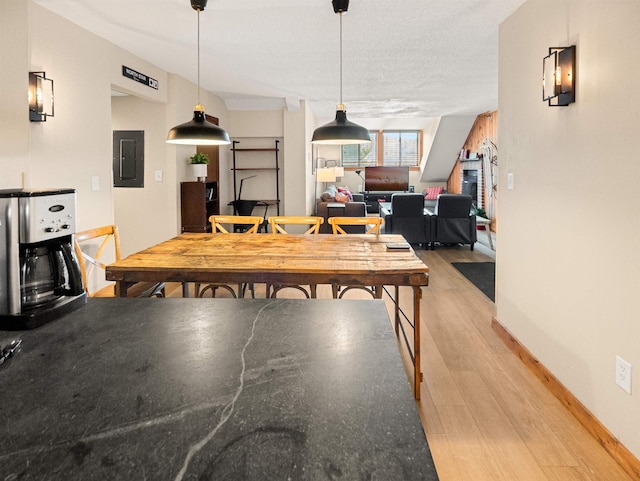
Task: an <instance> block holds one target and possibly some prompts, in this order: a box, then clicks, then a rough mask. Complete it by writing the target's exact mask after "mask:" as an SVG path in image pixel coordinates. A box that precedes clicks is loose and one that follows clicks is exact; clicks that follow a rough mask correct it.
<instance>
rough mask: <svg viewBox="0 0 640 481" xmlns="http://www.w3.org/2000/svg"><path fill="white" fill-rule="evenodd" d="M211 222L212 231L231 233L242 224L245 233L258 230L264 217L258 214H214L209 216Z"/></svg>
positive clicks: (252, 232)
mask: <svg viewBox="0 0 640 481" xmlns="http://www.w3.org/2000/svg"><path fill="white" fill-rule="evenodd" d="M209 222H211V231H212V232H222V233H224V234H229V232H230V231H231V232H234V231H235V228H236V227H238V226H242V229H243V232H244V233H245V234H254V233H256V232H258V228H259V227H260V224H262V217H260V216H257V215H212V216H210V217H209ZM225 226H227V227H225ZM229 226H233V227H229ZM245 228H246V230H245Z"/></svg>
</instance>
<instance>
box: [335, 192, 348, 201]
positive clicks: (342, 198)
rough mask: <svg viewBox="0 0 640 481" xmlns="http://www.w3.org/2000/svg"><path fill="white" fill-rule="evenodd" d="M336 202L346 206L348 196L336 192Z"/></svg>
mask: <svg viewBox="0 0 640 481" xmlns="http://www.w3.org/2000/svg"><path fill="white" fill-rule="evenodd" d="M336 202H342V203H343V204H346V203H347V202H349V196H348V195H346V194H341V193H339V192H338V193H337V194H336Z"/></svg>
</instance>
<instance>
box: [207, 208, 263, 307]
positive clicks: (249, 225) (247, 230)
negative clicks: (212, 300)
mask: <svg viewBox="0 0 640 481" xmlns="http://www.w3.org/2000/svg"><path fill="white" fill-rule="evenodd" d="M262 221H263V219H262V217H260V216H257V215H212V216H210V217H209V222H211V232H212V233H213V234H216V233H220V234H230V233H232V232H234V231H235V230H236V228H238V227H240V228H241V229H242V231H243V232H242V233H243V234H255V233H256V232H258V229H259V228H260V225H261V224H262ZM195 287H196V293H197V295H198V297H204V294H205V293H206V292H207V291H211V297H216V291H217V290H218V288H220V289H224V290H226V291H228V292H229V293H230V294H231V295H232V296H233V297H234V298H237V297H244V293H245V291H246V289H247V287H248V288H249V290H250V291H251V297H255V290H254V288H253V284H247V283H241V284H238V292H237V293H236V291H235V290H234V289H233V287H231V286H230V285H228V284H218V283H213V284H207V285H206V286H204V287H202V288H200V283H196V285H195Z"/></svg>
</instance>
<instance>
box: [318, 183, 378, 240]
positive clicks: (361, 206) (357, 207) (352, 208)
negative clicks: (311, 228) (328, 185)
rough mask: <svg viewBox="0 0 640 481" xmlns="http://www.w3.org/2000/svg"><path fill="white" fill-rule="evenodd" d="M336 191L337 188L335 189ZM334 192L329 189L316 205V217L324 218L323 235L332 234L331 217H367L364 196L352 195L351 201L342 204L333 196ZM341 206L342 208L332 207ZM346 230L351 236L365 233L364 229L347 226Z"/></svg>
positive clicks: (321, 230) (321, 227)
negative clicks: (329, 220)
mask: <svg viewBox="0 0 640 481" xmlns="http://www.w3.org/2000/svg"><path fill="white" fill-rule="evenodd" d="M334 189H335V188H334ZM332 193H333V190H331V189H328V190H327V191H325V192H323V193H322V196H321V197H320V198H319V199H318V200H317V203H316V215H317V216H320V217H323V218H324V223H323V224H322V225H321V226H320V231H319V232H320V233H321V234H331V225H329V222H328V219H329V217H366V215H367V204H366V203H365V202H364V195H362V194H351V199H352V200H350V201H347V202H340V201H337V200H336V199H335V197H333V196H332V195H331V194H332ZM337 204H340V206H341V207H330V205H337ZM345 230H346V231H347V232H348V233H350V234H362V233H364V227H361V226H347V227H345Z"/></svg>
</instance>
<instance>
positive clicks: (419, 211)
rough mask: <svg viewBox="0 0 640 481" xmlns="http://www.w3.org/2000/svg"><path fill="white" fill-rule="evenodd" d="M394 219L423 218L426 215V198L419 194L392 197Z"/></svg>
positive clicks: (394, 195)
mask: <svg viewBox="0 0 640 481" xmlns="http://www.w3.org/2000/svg"><path fill="white" fill-rule="evenodd" d="M391 212H392V213H393V217H396V218H397V217H422V216H423V215H424V196H423V195H422V194H419V193H402V194H393V195H392V196H391Z"/></svg>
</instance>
